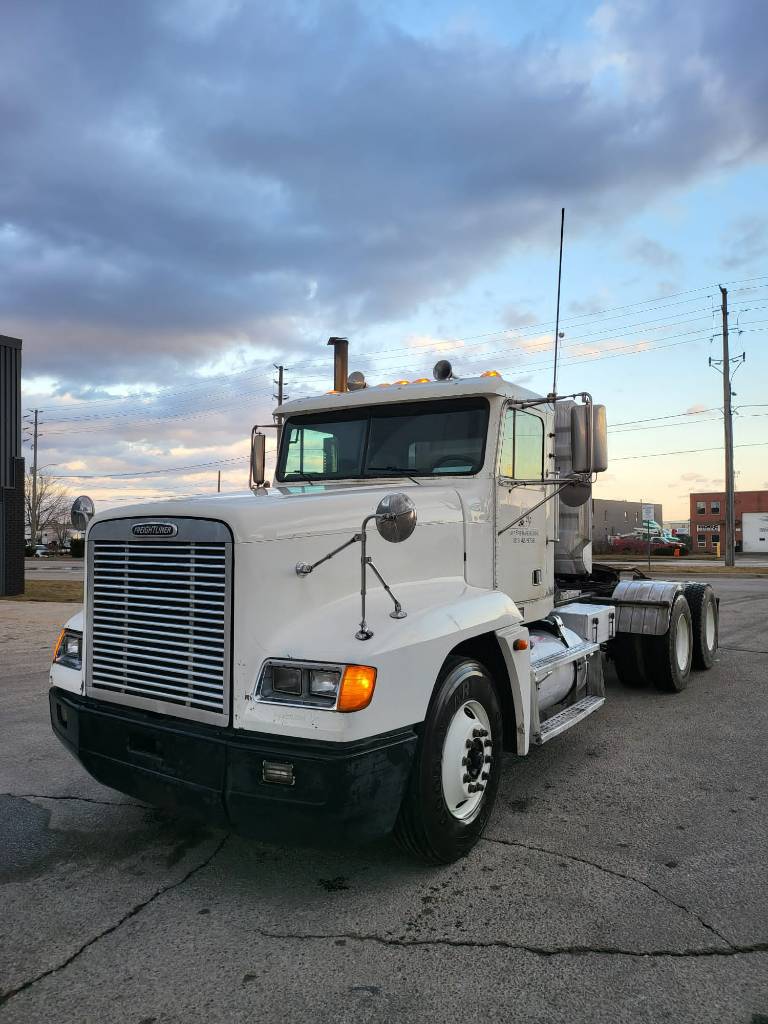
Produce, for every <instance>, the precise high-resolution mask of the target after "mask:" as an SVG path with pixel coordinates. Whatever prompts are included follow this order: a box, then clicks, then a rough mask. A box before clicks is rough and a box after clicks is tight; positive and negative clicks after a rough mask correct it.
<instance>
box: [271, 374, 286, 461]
mask: <svg viewBox="0 0 768 1024" xmlns="http://www.w3.org/2000/svg"><path fill="white" fill-rule="evenodd" d="M272 365H273V366H274V367H275V369H276V370H277V380H273V381H272V383H273V384H276V385H277V394H276V395H273V396H272V397H273V398H275V399H277V404H278V407H279V406H281V405H282V404H283V401H284V400H285V399H286V398H287V397H288V396H287V395H286V394H284V393H283V375H284V372H285V367H284V366H278V365H277V363H273V364H272ZM273 419H274V421H275V423H276V424H277V447H278V448H279V447H280V437H281V435H282V432H283V417H282V415H281V414H280V413H279V412H276V413H273Z"/></svg>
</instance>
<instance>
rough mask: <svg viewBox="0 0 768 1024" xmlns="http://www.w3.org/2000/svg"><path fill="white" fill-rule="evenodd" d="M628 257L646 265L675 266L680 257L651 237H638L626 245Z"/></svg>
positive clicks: (657, 266) (678, 262)
mask: <svg viewBox="0 0 768 1024" xmlns="http://www.w3.org/2000/svg"><path fill="white" fill-rule="evenodd" d="M626 251H627V255H628V256H629V258H630V259H633V260H637V261H638V262H639V263H644V264H645V265H646V266H648V267H654V268H661V267H677V266H679V264H680V257H679V256H678V255H677V253H675V252H672V250H671V249H667V248H666V246H663V245H661V244H660V243H659V242H655V241H654V240H653V239H652V238H638V239H635V241H633V242H631V243H630V244H629V245H628V246H627V250H626Z"/></svg>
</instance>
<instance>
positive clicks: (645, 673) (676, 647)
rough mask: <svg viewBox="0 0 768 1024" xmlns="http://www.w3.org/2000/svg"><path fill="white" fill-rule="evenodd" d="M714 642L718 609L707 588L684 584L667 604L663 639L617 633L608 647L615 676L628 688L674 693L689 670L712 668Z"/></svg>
mask: <svg viewBox="0 0 768 1024" xmlns="http://www.w3.org/2000/svg"><path fill="white" fill-rule="evenodd" d="M717 644H718V608H717V601H716V599H715V595H714V592H713V590H712V588H711V587H710V586H709V584H706V583H689V584H688V585H687V586H686V587H685V590H684V592H683V593H682V594H679V595H678V597H677V598H676V599H675V603H674V604H673V605H672V610H671V612H670V617H669V629H668V630H667V632H666V633H665V634H664V635H663V636H647V635H645V634H635V633H622V634H619V636H617V637H616V639H615V640H614V641H613V644H612V655H613V659H614V663H615V665H616V672H617V674H618V676H619V678H620V679H621V681H622V682H623V683H625V684H627V685H628V686H643V685H645V684H646V683H648V682H652V683H653V684H654V685H655V686H656V688H657V689H659V690H662V691H665V692H668V693H679V692H680V691H681V690H684V689H685V688H686V686H687V685H688V679H689V677H690V673H691V669H692V668H694V669H707V668H711V667H712V665H713V664H714V660H715V654H716V653H717Z"/></svg>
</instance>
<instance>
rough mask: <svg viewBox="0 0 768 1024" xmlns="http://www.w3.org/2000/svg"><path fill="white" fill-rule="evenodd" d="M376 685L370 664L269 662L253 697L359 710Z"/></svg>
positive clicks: (308, 705)
mask: <svg viewBox="0 0 768 1024" xmlns="http://www.w3.org/2000/svg"><path fill="white" fill-rule="evenodd" d="M375 685H376V669H375V668H371V667H370V666H368V665H326V664H318V663H317V662H301V661H268V662H266V663H265V665H264V668H263V669H262V672H261V677H260V678H259V682H258V684H257V686H256V691H255V693H254V698H255V699H256V700H261V701H267V702H269V703H270V704H292V705H294V706H301V707H315V708H324V709H325V710H326V711H360V710H361V709H362V708H365V707H368V705H369V704H370V703H371V698H372V697H373V690H374V687H375Z"/></svg>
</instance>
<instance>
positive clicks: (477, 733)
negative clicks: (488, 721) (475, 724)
mask: <svg viewBox="0 0 768 1024" xmlns="http://www.w3.org/2000/svg"><path fill="white" fill-rule="evenodd" d="M472 735H473V736H482V735H483V730H482V729H473V730H472Z"/></svg>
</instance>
